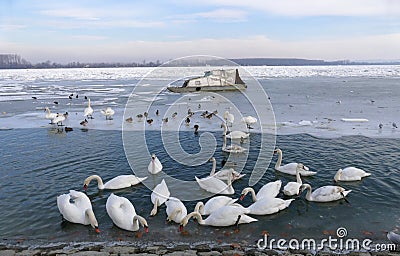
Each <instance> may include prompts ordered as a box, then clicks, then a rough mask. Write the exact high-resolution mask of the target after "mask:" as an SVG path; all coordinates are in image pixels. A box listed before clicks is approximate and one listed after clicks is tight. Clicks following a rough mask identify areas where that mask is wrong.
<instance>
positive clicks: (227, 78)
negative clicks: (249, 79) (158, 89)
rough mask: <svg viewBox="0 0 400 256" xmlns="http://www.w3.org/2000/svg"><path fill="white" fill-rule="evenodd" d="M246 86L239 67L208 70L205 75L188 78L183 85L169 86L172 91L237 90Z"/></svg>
mask: <svg viewBox="0 0 400 256" xmlns="http://www.w3.org/2000/svg"><path fill="white" fill-rule="evenodd" d="M246 88H247V85H246V84H245V82H243V80H242V79H241V78H240V76H239V71H238V69H227V70H223V69H218V70H210V71H206V72H204V76H200V77H194V78H190V79H187V80H185V81H184V83H183V85H181V86H168V87H167V89H168V90H169V91H171V92H198V91H235V90H244V89H246Z"/></svg>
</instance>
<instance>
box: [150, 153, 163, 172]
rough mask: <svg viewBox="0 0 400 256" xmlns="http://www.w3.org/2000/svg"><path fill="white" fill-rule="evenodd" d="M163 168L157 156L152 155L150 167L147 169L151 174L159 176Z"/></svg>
mask: <svg viewBox="0 0 400 256" xmlns="http://www.w3.org/2000/svg"><path fill="white" fill-rule="evenodd" d="M162 168H163V166H162V164H161V162H160V160H158V158H157V157H156V155H155V154H152V155H151V161H150V163H149V166H148V167H147V170H148V171H149V172H150V173H151V174H157V173H159V172H161V170H162Z"/></svg>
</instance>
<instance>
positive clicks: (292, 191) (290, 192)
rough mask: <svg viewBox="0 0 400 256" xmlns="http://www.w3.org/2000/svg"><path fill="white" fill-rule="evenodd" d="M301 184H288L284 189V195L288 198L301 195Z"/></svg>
mask: <svg viewBox="0 0 400 256" xmlns="http://www.w3.org/2000/svg"><path fill="white" fill-rule="evenodd" d="M300 187H301V184H300V183H297V182H293V181H292V182H288V184H286V186H285V187H284V188H283V193H284V194H285V195H287V196H294V195H297V194H299V192H300Z"/></svg>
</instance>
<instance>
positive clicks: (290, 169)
mask: <svg viewBox="0 0 400 256" xmlns="http://www.w3.org/2000/svg"><path fill="white" fill-rule="evenodd" d="M274 153H278V161H277V162H276V164H275V170H277V171H279V172H282V173H286V174H290V175H296V169H297V163H289V164H285V165H282V166H281V163H282V150H281V149H279V148H277V149H275V151H274ZM303 169H304V170H301V171H300V174H301V176H311V175H315V174H317V173H316V172H312V171H309V168H308V167H307V166H305V165H303Z"/></svg>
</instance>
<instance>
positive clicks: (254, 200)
mask: <svg viewBox="0 0 400 256" xmlns="http://www.w3.org/2000/svg"><path fill="white" fill-rule="evenodd" d="M246 192H247V193H248V192H250V193H251V198H252V199H253V202H256V201H257V197H256V192H255V191H254V189H253V188H247V191H246ZM247 193H246V194H247Z"/></svg>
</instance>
